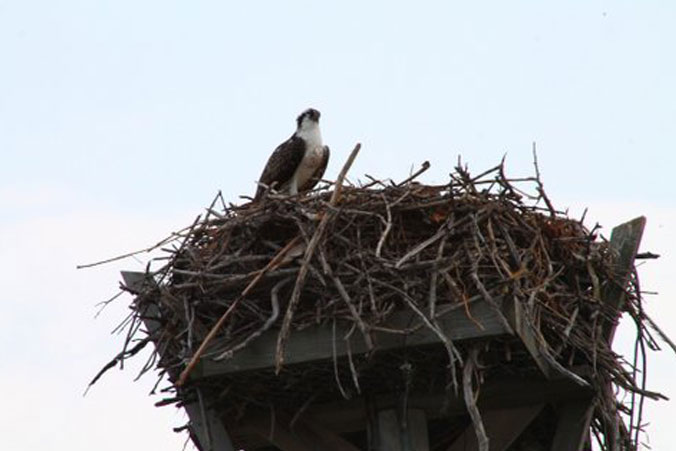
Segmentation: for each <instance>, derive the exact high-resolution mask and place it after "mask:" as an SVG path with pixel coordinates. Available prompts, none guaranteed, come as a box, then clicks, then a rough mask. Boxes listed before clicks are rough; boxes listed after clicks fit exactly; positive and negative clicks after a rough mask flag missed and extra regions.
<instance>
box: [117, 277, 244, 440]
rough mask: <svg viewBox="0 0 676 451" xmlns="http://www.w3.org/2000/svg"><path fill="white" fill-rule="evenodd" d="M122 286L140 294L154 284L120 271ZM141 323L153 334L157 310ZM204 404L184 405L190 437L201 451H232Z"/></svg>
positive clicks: (157, 324)
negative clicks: (188, 420)
mask: <svg viewBox="0 0 676 451" xmlns="http://www.w3.org/2000/svg"><path fill="white" fill-rule="evenodd" d="M121 274H122V280H123V281H124V284H125V285H126V286H127V287H128V288H130V289H131V290H132V291H134V292H137V293H138V292H141V290H142V289H143V286H144V284H152V283H155V282H154V280H153V279H152V278H151V277H150V276H148V275H147V274H146V273H144V272H131V271H122V273H121ZM143 317H144V319H143V322H144V324H145V326H146V329H148V332H149V333H151V334H152V333H153V332H154V331H156V330H157V328H158V327H160V322H159V320H158V319H159V310H157V307H155V306H154V305H151V306H149V307H148V310H147V311H146V312H143ZM203 404H204V403H202V405H200V403H199V402H196V403H191V404H186V405H185V411H186V413H187V414H188V417H189V418H190V431H191V432H192V436H193V437H195V438H196V439H197V440H198V441H199V446H200V448H201V449H202V451H234V449H235V448H234V447H233V446H232V441H231V440H230V436H229V435H228V432H227V431H226V430H225V427H224V426H223V423H222V422H221V420H220V418H219V417H218V416H217V415H216V414H215V413H214V412H213V411H212V410H208V409H204V405H203Z"/></svg>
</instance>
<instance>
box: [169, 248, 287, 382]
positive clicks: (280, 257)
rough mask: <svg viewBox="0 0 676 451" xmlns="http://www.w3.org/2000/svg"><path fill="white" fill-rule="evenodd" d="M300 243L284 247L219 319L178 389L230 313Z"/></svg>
mask: <svg viewBox="0 0 676 451" xmlns="http://www.w3.org/2000/svg"><path fill="white" fill-rule="evenodd" d="M299 241H300V236H296V237H295V238H294V239H292V240H291V241H289V242H288V244H287V245H286V246H284V247H283V248H282V249H281V250H280V251H279V252H278V253H277V255H275V257H274V258H273V259H272V260H270V262H269V263H268V264H267V265H266V266H265V268H263V269H262V270H261V271H260V272H259V273H258V274H257V275H256V277H254V278H253V279H252V280H251V282H249V285H247V286H246V288H245V289H244V290H243V291H242V293H241V294H240V295H239V297H238V298H237V299H235V301H234V302H233V303H232V304H230V307H228V309H227V310H226V311H225V313H223V315H222V316H221V317H220V318H219V319H218V321H217V322H216V324H214V326H213V327H212V328H211V330H210V331H209V333H208V334H207V336H206V337H205V338H204V340H203V341H202V344H201V345H200V347H199V348H197V352H195V354H194V355H193V356H192V359H190V362H189V363H188V366H186V367H185V369H184V370H183V371H182V372H181V376H180V377H179V378H178V382H176V386H177V387H181V386H182V385H183V384H185V382H186V380H187V379H188V376H190V372H191V371H192V370H193V368H195V365H197V362H198V361H199V359H200V357H201V356H202V354H203V353H204V350H205V349H206V347H207V346H208V345H209V343H211V340H213V339H214V337H215V336H216V333H217V332H218V331H219V330H220V329H221V327H223V324H225V320H226V319H228V316H230V313H232V311H233V310H235V307H237V305H238V304H239V302H240V301H241V300H242V299H244V297H245V296H246V295H247V294H249V292H250V291H251V290H252V289H253V287H254V286H256V284H257V283H258V281H259V280H261V278H262V277H263V276H264V275H265V273H266V272H268V271H269V270H270V269H272V268H273V267H275V266H276V265H277V264H278V263H279V262H281V261H282V260H283V259H284V256H285V255H286V253H287V252H289V250H291V249H293V248H294V247H295V246H296V244H298V242H299Z"/></svg>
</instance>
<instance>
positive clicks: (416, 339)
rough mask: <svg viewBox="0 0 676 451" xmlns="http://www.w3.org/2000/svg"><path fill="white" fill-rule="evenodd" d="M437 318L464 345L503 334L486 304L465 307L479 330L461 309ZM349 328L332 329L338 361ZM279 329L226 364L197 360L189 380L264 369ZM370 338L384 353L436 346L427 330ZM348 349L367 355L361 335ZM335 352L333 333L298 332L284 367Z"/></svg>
mask: <svg viewBox="0 0 676 451" xmlns="http://www.w3.org/2000/svg"><path fill="white" fill-rule="evenodd" d="M455 307H456V308H453V309H452V310H449V311H448V312H447V313H446V314H444V315H443V316H441V317H440V318H438V320H437V321H438V323H439V325H440V327H441V329H442V331H443V332H444V333H445V334H446V335H447V336H448V337H449V338H450V339H451V340H466V339H471V338H479V337H493V336H497V335H504V334H506V333H507V330H505V327H504V326H503V325H502V323H501V321H500V319H499V318H498V315H497V313H496V312H495V311H494V310H493V309H492V308H491V307H490V306H488V305H487V304H486V303H485V302H474V303H471V304H470V305H469V309H470V313H471V315H472V317H473V318H474V319H475V320H476V321H477V322H478V323H479V324H481V326H482V327H483V329H482V328H480V327H479V326H478V325H477V324H476V323H475V322H473V321H472V320H471V319H470V318H469V317H468V316H467V313H466V312H465V309H464V306H455ZM420 324H421V320H420V319H419V317H417V316H416V315H415V314H414V313H413V312H404V311H402V312H395V313H393V314H392V315H391V317H390V318H389V319H388V321H387V322H386V323H385V324H383V325H382V326H383V327H387V328H391V329H406V328H413V327H416V326H418V325H420ZM351 328H352V323H350V322H342V323H339V324H337V325H336V333H335V355H336V356H337V357H341V356H344V355H347V353H348V343H347V341H346V340H344V339H343V337H344V336H345V335H346V334H347V333H348V331H349V330H350V329H351ZM277 333H278V330H276V329H275V330H271V331H269V332H267V333H265V334H263V335H261V336H260V337H258V338H257V339H255V340H253V341H252V342H251V343H249V345H248V346H247V347H246V348H244V349H242V350H241V351H238V352H237V353H235V355H234V356H233V357H232V358H230V359H227V360H222V361H218V362H215V361H212V360H206V359H204V360H202V362H201V363H200V364H199V365H198V366H197V367H196V368H195V371H194V373H193V377H208V376H216V375H219V374H228V373H234V372H239V371H245V370H254V369H260V368H267V367H271V366H274V364H275V346H276V343H277ZM372 339H373V342H374V343H375V345H376V347H377V349H379V350H386V349H392V348H398V347H402V346H417V345H424V344H430V343H436V342H439V337H438V336H437V335H436V334H434V333H433V332H432V331H430V330H429V329H428V328H426V327H424V326H423V327H421V328H419V329H418V330H417V331H416V332H413V333H411V334H408V335H402V334H393V333H387V332H372ZM349 348H350V350H351V352H352V354H353V355H356V354H362V353H365V352H367V351H368V347H367V345H366V342H365V340H364V337H363V335H362V334H361V333H359V332H355V333H353V334H352V336H351V338H350V344H349ZM333 352H334V333H333V329H332V325H330V324H324V325H318V326H313V327H308V328H307V329H304V330H301V331H294V333H292V334H291V336H290V337H289V339H288V341H287V343H286V352H285V358H284V363H285V364H287V365H288V364H293V363H301V362H307V361H312V360H320V359H330V358H332V357H333V355H334V354H333Z"/></svg>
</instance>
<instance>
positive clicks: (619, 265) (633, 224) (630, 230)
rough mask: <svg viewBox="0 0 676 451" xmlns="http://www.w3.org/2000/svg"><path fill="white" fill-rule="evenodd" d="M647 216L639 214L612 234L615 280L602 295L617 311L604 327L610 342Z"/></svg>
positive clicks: (611, 243)
mask: <svg viewBox="0 0 676 451" xmlns="http://www.w3.org/2000/svg"><path fill="white" fill-rule="evenodd" d="M645 224H646V218H645V217H644V216H639V217H638V218H635V219H632V220H631V221H628V222H625V223H624V224H620V225H619V226H617V227H615V228H614V229H613V231H612V233H611V234H610V247H611V249H612V250H613V251H614V252H615V253H616V254H617V262H616V265H615V268H614V273H615V274H614V276H615V277H614V280H613V281H610V282H609V283H608V284H607V285H606V286H605V288H604V290H603V293H602V297H603V302H605V303H606V304H607V305H608V306H609V307H610V308H611V309H612V311H613V312H617V313H616V315H615V317H614V318H613V320H612V321H611V322H609V323H607V324H606V326H605V327H604V329H603V332H604V335H605V337H606V339H607V340H608V342H609V343H612V341H613V338H614V336H615V329H616V328H617V324H618V323H619V321H620V315H621V312H622V305H623V304H624V300H625V295H624V294H625V289H626V287H627V283H628V282H629V277H630V276H631V270H632V268H633V267H634V259H635V258H636V253H637V252H638V248H639V246H640V244H641V238H642V237H643V230H644V229H645Z"/></svg>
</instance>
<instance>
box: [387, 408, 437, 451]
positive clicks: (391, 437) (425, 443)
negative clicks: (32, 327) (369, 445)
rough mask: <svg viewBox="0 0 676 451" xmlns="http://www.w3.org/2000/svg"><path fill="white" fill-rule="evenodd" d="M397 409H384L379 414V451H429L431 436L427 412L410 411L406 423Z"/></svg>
mask: <svg viewBox="0 0 676 451" xmlns="http://www.w3.org/2000/svg"><path fill="white" fill-rule="evenodd" d="M397 412H398V411H397V409H384V410H381V411H379V412H378V413H377V417H378V431H377V437H378V440H377V444H376V450H377V451H410V450H415V451H429V449H430V444H429V434H428V432H427V419H426V418H425V412H424V411H423V410H420V409H409V410H408V412H407V417H406V419H405V422H404V421H402V419H401V418H399V416H398V415H397Z"/></svg>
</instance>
